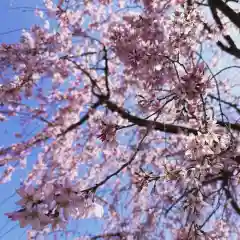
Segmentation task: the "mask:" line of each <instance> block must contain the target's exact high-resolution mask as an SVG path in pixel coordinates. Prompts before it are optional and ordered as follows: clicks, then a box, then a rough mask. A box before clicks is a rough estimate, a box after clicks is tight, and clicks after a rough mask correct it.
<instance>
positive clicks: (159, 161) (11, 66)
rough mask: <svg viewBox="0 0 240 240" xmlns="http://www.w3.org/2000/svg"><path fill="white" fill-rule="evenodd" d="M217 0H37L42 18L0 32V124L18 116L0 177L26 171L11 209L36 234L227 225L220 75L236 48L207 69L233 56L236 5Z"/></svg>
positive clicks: (230, 94) (222, 229)
mask: <svg viewBox="0 0 240 240" xmlns="http://www.w3.org/2000/svg"><path fill="white" fill-rule="evenodd" d="M219 2H220V4H219V3H216V1H213V0H212V1H210V0H209V1H208V3H207V4H206V3H204V1H203V2H197V1H196V2H195V1H187V3H185V1H172V0H161V1H160V0H142V1H140V0H134V1H133V0H132V1H130V0H129V1H124V0H119V1H111V0H91V1H89V0H85V1H77V0H76V1H75V0H69V1H66V0H60V1H58V2H54V1H52V0H45V1H44V4H45V8H44V9H40V8H36V15H37V17H39V18H41V19H42V22H43V24H42V25H41V26H37V25H34V26H32V27H31V29H29V30H23V32H22V36H21V39H20V41H19V42H18V43H15V44H6V43H2V44H1V46H0V68H1V90H0V102H1V107H0V119H1V124H2V125H3V126H4V124H6V123H8V122H10V121H11V122H16V123H17V122H18V121H20V123H21V124H22V125H21V126H22V127H21V131H20V132H11V131H9V135H11V134H14V136H15V139H16V142H14V143H12V145H10V146H2V147H1V149H0V166H1V168H2V174H1V176H0V181H1V183H2V184H4V183H6V182H7V181H10V180H11V176H12V175H13V174H15V171H19V169H20V168H27V172H28V174H27V175H26V178H25V179H24V181H23V182H22V183H21V186H20V188H19V189H17V191H16V192H17V194H18V195H19V198H20V200H19V201H18V202H17V203H16V204H17V206H18V209H17V210H16V211H12V212H8V213H6V215H7V216H8V217H9V218H10V219H11V220H12V221H18V222H19V225H20V227H22V228H24V227H26V226H31V227H32V230H33V232H32V234H35V236H36V234H39V233H42V234H44V233H45V234H48V233H49V232H54V231H58V230H62V231H66V232H67V224H68V222H69V221H70V219H83V218H91V217H94V218H101V219H102V220H103V221H104V226H103V229H102V234H101V235H98V236H94V237H89V236H85V237H79V238H78V239H85V238H86V239H128V240H130V239H167V238H169V239H232V238H233V237H235V236H238V237H239V236H240V233H239V230H238V227H239V224H238V218H239V215H240V203H239V197H240V196H239V194H238V191H239V186H238V184H239V181H240V168H239V163H240V148H239V147H240V145H239V131H240V124H239V123H238V118H239V113H240V108H238V102H239V97H237V96H236V94H234V91H236V90H234V89H236V88H237V85H236V84H233V82H232V79H231V78H229V79H228V78H226V77H225V78H221V76H222V74H223V73H224V72H225V71H228V73H229V72H230V71H231V70H233V69H238V68H239V66H238V61H237V59H235V61H236V64H235V65H234V66H230V65H229V66H227V67H226V68H224V69H221V70H220V71H218V72H214V70H213V68H214V67H215V66H216V65H217V64H218V62H219V61H220V60H221V59H222V56H225V55H226V54H231V55H233V56H234V57H235V58H238V57H239V55H238V54H239V52H238V51H239V50H238V51H237V49H238V48H237V45H236V43H234V41H233V39H232V38H231V37H230V35H229V33H228V31H229V29H231V30H232V29H233V30H234V31H236V27H239V26H238V25H239V21H237V20H238V19H239V15H238V14H237V13H236V12H234V10H233V9H232V8H230V7H229V5H228V4H227V3H225V2H223V1H219ZM206 5H207V7H210V10H211V12H212V15H213V19H212V22H211V23H209V22H208V18H207V17H206V14H205V11H204V9H203V8H204V7H206ZM223 6H225V7H223ZM202 7H203V8H202ZM226 8H227V10H226ZM229 9H231V10H232V11H233V12H234V13H236V14H237V16H236V15H234V17H232V15H231V13H232V12H230V15H228V14H229ZM218 10H220V11H221V13H219V12H218ZM221 14H224V15H225V17H228V18H229V19H230V20H231V23H230V24H229V23H228V22H223V20H220V17H221ZM229 16H230V17H229ZM214 24H215V25H214ZM212 26H215V27H212ZM221 37H223V39H225V41H227V44H228V45H225V43H223V42H222V40H221ZM216 42H217V45H216V44H215V43H216ZM218 47H219V48H218ZM204 51H205V52H204ZM204 54H210V55H211V59H210V61H206V60H205V57H204V56H205V55H204ZM224 54H225V55H224ZM36 125H37V129H36V130H35V131H33V132H32V133H31V134H30V135H29V134H28V135H27V134H26V132H27V129H28V128H29V127H30V126H36ZM36 149H37V150H38V152H39V153H38V155H37V157H36V161H34V162H31V161H30V160H29V157H30V156H31V154H33V152H34V151H35V150H36ZM27 166H28V167H27ZM29 166H30V167H29ZM103 190H106V191H103ZM102 192H104V194H103V193H102ZM120 205H121V206H122V209H123V210H121V211H120ZM29 236H30V235H29ZM29 238H31V236H30V237H29ZM32 238H33V236H32Z"/></svg>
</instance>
